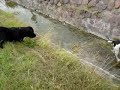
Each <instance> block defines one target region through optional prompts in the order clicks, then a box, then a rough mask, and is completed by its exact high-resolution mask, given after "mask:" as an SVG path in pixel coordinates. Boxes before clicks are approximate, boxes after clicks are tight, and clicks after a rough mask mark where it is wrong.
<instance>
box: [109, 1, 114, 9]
mask: <svg viewBox="0 0 120 90" xmlns="http://www.w3.org/2000/svg"><path fill="white" fill-rule="evenodd" d="M114 5H115V1H114V0H110V1H109V3H108V10H112V9H113V7H114Z"/></svg>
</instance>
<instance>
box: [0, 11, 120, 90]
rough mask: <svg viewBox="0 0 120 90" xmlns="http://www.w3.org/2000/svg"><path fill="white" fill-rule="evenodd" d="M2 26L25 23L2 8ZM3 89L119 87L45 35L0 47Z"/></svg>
mask: <svg viewBox="0 0 120 90" xmlns="http://www.w3.org/2000/svg"><path fill="white" fill-rule="evenodd" d="M0 26H6V27H10V26H24V25H23V24H22V23H21V22H18V20H17V19H15V17H14V16H12V15H11V14H9V13H5V12H3V11H0ZM0 90H119V88H118V87H116V86H115V85H113V84H112V83H111V82H109V81H107V80H106V79H105V78H102V77H100V76H98V75H97V74H95V72H94V70H92V69H89V68H88V67H85V66H83V65H82V64H81V63H80V62H79V60H78V59H77V58H76V57H74V56H72V55H71V54H69V53H67V52H66V51H64V50H62V49H60V48H59V47H55V46H54V45H52V44H51V43H50V41H49V40H48V38H46V36H43V37H41V38H39V37H37V38H35V39H29V38H26V39H25V40H24V42H22V43H19V42H16V43H10V42H7V43H6V44H5V45H4V49H0Z"/></svg>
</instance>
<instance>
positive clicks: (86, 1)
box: [82, 0, 90, 4]
mask: <svg viewBox="0 0 120 90" xmlns="http://www.w3.org/2000/svg"><path fill="white" fill-rule="evenodd" d="M89 1H90V0H83V1H82V4H88V2H89Z"/></svg>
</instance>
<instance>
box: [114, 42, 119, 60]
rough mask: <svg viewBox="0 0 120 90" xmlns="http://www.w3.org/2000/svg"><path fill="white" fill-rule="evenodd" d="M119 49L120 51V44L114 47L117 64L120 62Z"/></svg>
mask: <svg viewBox="0 0 120 90" xmlns="http://www.w3.org/2000/svg"><path fill="white" fill-rule="evenodd" d="M119 49H120V44H118V45H116V46H115V47H113V51H114V53H115V57H116V59H117V62H120V59H119V58H118V54H119Z"/></svg>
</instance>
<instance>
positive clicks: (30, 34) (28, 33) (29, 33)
mask: <svg viewBox="0 0 120 90" xmlns="http://www.w3.org/2000/svg"><path fill="white" fill-rule="evenodd" d="M22 31H23V32H22V34H23V35H24V36H25V37H30V38H34V37H36V34H35V33H34V30H33V28H32V27H30V26H28V27H23V28H22Z"/></svg>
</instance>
